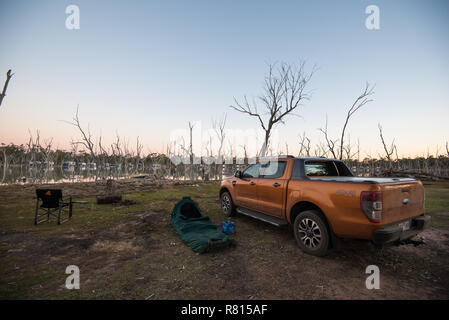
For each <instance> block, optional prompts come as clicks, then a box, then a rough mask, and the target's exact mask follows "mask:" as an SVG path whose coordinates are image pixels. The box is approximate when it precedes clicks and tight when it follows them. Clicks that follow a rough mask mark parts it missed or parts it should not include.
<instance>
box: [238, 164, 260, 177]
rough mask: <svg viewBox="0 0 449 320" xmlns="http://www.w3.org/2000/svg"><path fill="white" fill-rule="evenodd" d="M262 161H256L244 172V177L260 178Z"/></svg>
mask: <svg viewBox="0 0 449 320" xmlns="http://www.w3.org/2000/svg"><path fill="white" fill-rule="evenodd" d="M259 168H260V163H255V164H253V165H252V166H250V167H248V168H247V169H246V170H245V171H244V172H243V176H242V177H243V178H259Z"/></svg>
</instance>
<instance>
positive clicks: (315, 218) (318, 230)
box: [293, 210, 329, 256]
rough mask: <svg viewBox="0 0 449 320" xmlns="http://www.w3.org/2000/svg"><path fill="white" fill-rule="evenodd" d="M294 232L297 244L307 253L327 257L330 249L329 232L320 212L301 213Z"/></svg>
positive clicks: (308, 211) (296, 219)
mask: <svg viewBox="0 0 449 320" xmlns="http://www.w3.org/2000/svg"><path fill="white" fill-rule="evenodd" d="M293 230H294V234H295V239H296V243H297V244H298V246H299V247H300V248H301V249H302V250H303V251H304V252H305V253H308V254H311V255H314V256H324V255H326V253H327V252H328V249H329V231H328V229H327V226H326V223H325V222H324V221H323V218H322V217H321V215H320V214H319V212H317V211H315V210H307V211H303V212H301V213H299V214H298V215H297V216H296V218H295V222H294V225H293Z"/></svg>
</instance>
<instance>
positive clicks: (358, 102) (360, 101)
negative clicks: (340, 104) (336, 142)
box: [339, 82, 374, 160]
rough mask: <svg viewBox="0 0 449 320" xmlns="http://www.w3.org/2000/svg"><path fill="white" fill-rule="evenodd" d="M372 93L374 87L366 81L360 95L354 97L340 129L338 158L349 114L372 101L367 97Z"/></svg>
mask: <svg viewBox="0 0 449 320" xmlns="http://www.w3.org/2000/svg"><path fill="white" fill-rule="evenodd" d="M372 94H374V87H373V86H372V87H370V85H369V83H368V82H367V83H366V86H365V90H364V91H363V92H362V94H361V95H360V96H358V97H357V99H355V101H354V103H353V104H352V106H351V107H350V108H349V110H348V113H347V114H346V120H345V124H344V125H343V129H342V131H341V137H340V154H339V156H340V160H343V145H344V138H345V131H346V127H347V125H348V122H349V119H350V118H351V116H352V115H353V114H354V113H355V112H356V111H357V110H359V109H360V108H361V107H363V106H364V105H365V104H367V103H368V102H371V101H373V100H372V99H369V98H368V97H369V96H371V95H372Z"/></svg>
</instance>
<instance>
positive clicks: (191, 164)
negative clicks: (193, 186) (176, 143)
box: [189, 121, 195, 180]
mask: <svg viewBox="0 0 449 320" xmlns="http://www.w3.org/2000/svg"><path fill="white" fill-rule="evenodd" d="M194 127H195V124H194V123H190V121H189V136H190V142H189V157H190V180H194V177H193V160H194V159H193V156H194V155H193V128H194Z"/></svg>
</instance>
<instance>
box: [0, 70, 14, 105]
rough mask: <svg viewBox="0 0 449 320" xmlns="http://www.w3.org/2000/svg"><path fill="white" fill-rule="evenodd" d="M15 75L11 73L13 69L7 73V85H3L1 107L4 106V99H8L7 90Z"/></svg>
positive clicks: (0, 95) (0, 99)
mask: <svg viewBox="0 0 449 320" xmlns="http://www.w3.org/2000/svg"><path fill="white" fill-rule="evenodd" d="M13 75H14V73H11V69H9V70H8V72H6V80H5V84H4V85H3V90H2V93H1V94H0V107H1V106H2V102H3V99H4V98H5V97H6V89H8V84H9V80H11V78H12V76H13Z"/></svg>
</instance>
